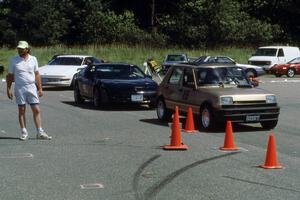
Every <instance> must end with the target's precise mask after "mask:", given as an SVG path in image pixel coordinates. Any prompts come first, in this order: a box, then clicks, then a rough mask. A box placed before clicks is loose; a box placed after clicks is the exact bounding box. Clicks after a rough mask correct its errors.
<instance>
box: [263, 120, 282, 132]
mask: <svg viewBox="0 0 300 200" xmlns="http://www.w3.org/2000/svg"><path fill="white" fill-rule="evenodd" d="M277 122H278V120H274V121H263V122H260V124H261V126H262V127H263V129H266V130H271V129H274V128H275V127H276V125H277Z"/></svg>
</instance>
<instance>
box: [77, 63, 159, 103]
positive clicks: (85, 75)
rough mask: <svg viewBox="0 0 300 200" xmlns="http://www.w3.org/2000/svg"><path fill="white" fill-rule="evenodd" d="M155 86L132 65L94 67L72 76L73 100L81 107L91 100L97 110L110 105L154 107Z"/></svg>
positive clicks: (153, 82)
mask: <svg viewBox="0 0 300 200" xmlns="http://www.w3.org/2000/svg"><path fill="white" fill-rule="evenodd" d="M157 88H158V85H157V83H156V82H155V81H153V80H152V79H151V77H149V76H147V75H145V74H144V72H143V71H142V70H141V69H140V68H139V67H138V66H135V65H129V64H112V63H103V64H93V65H89V66H88V67H86V68H84V69H83V70H81V71H80V72H78V73H77V74H76V76H75V84H74V99H75V103H76V104H81V103H83V102H84V100H85V99H91V100H93V102H94V105H95V106H96V107H101V106H105V105H107V104H109V103H133V104H148V105H149V106H151V107H154V106H155V103H156V98H157Z"/></svg>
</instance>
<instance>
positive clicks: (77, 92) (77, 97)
mask: <svg viewBox="0 0 300 200" xmlns="http://www.w3.org/2000/svg"><path fill="white" fill-rule="evenodd" d="M74 101H75V104H82V103H84V99H83V98H82V96H81V95H80V90H79V87H78V85H77V84H75V85H74Z"/></svg>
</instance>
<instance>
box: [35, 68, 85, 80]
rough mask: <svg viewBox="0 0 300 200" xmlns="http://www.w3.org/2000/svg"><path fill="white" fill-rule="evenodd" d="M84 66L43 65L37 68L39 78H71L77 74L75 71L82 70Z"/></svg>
mask: <svg viewBox="0 0 300 200" xmlns="http://www.w3.org/2000/svg"><path fill="white" fill-rule="evenodd" d="M83 67H84V66H74V65H45V66H43V67H40V68H39V73H40V75H41V76H67V77H73V75H74V74H75V73H76V72H77V69H79V68H83Z"/></svg>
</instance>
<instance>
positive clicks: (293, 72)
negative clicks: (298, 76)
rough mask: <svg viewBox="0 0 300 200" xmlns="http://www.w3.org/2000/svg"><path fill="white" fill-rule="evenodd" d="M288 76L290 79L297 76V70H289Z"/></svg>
mask: <svg viewBox="0 0 300 200" xmlns="http://www.w3.org/2000/svg"><path fill="white" fill-rule="evenodd" d="M286 75H287V76H288V77H289V78H292V77H294V76H295V70H294V69H288V70H287V74H286Z"/></svg>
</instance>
